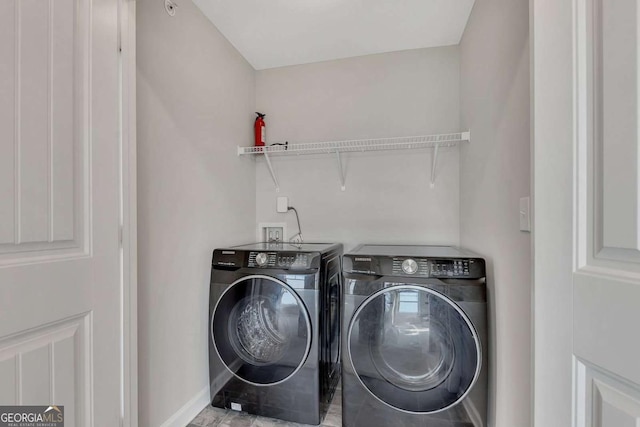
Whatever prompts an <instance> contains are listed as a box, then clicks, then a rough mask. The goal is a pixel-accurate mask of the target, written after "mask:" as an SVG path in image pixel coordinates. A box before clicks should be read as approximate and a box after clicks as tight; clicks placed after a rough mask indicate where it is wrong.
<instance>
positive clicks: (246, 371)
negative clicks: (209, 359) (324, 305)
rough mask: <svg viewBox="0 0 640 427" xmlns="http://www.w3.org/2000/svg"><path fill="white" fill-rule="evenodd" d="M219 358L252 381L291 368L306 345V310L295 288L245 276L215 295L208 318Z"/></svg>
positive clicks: (266, 380)
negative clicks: (214, 303)
mask: <svg viewBox="0 0 640 427" xmlns="http://www.w3.org/2000/svg"><path fill="white" fill-rule="evenodd" d="M211 331H212V332H211V334H212V338H213V342H214V345H215V347H216V350H217V352H218V354H219V355H220V358H221V359H222V361H223V362H224V364H225V365H226V366H227V368H228V369H229V370H230V371H231V372H232V373H233V374H234V375H236V376H237V377H238V378H240V379H242V380H244V381H246V382H249V383H251V384H255V385H270V384H275V383H279V382H282V381H284V380H286V379H287V378H289V377H290V376H291V375H293V374H294V373H296V372H297V371H298V369H300V367H301V366H302V364H303V363H304V362H305V360H306V359H307V356H308V354H309V349H310V348H311V324H310V320H309V314H308V312H307V310H306V309H305V307H304V304H303V303H302V301H301V300H300V298H299V297H298V295H297V294H296V293H295V291H294V290H293V289H292V288H291V287H290V286H288V285H286V284H285V283H284V282H281V281H279V280H276V279H274V278H272V277H267V276H248V277H246V278H243V279H241V280H239V281H237V282H235V283H234V284H232V285H231V286H230V287H229V288H228V289H227V290H226V291H225V292H224V294H223V295H222V296H221V297H220V300H219V301H218V304H217V305H216V307H215V309H214V312H213V315H212V318H211Z"/></svg>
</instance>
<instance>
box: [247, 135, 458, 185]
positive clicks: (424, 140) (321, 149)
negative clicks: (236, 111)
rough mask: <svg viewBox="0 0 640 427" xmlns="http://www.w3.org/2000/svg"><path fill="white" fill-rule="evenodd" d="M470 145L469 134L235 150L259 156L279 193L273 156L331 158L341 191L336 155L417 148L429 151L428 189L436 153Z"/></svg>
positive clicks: (341, 168)
mask: <svg viewBox="0 0 640 427" xmlns="http://www.w3.org/2000/svg"><path fill="white" fill-rule="evenodd" d="M469 141H471V132H470V131H467V132H458V133H447V134H440V135H423V136H406V137H395V138H377V139H354V140H347V141H323V142H306V143H294V144H288V143H287V145H284V144H278V145H267V146H264V147H238V156H241V155H247V154H262V155H264V158H265V160H266V162H267V166H268V168H269V172H270V173H271V178H273V182H274V184H275V186H276V192H279V191H280V184H279V183H278V178H277V176H276V173H275V171H274V169H273V165H272V163H271V160H270V156H271V155H272V154H273V155H285V156H287V155H302V154H335V155H336V159H337V161H338V170H339V172H340V183H341V188H342V190H343V191H344V190H345V188H346V187H345V177H344V170H343V167H342V159H341V158H340V153H347V152H364V151H383V150H413V149H420V148H433V156H432V166H431V187H432V188H433V187H434V185H435V177H436V165H437V160H438V149H439V148H440V147H453V146H456V145H458V144H459V143H460V142H469Z"/></svg>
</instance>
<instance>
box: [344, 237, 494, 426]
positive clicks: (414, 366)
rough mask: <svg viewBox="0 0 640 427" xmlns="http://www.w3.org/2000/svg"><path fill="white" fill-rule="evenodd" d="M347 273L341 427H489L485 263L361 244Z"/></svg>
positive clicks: (347, 262) (348, 260)
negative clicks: (487, 426) (487, 423)
mask: <svg viewBox="0 0 640 427" xmlns="http://www.w3.org/2000/svg"><path fill="white" fill-rule="evenodd" d="M343 267H344V281H345V287H344V303H345V306H344V322H343V334H342V337H343V384H342V390H343V400H342V419H343V426H345V427H376V426H406V427H413V426H415V427H418V426H420V427H424V426H429V427H484V426H486V422H487V421H486V419H487V366H488V364H487V359H488V357H487V356H488V355H487V349H488V345H487V332H488V331H487V296H486V295H487V292H486V279H485V274H486V273H485V262H484V260H483V259H482V258H481V257H480V256H478V255H476V254H474V253H471V252H468V251H464V250H461V249H457V248H452V247H442V246H385V245H362V246H359V247H357V248H355V249H354V250H353V251H350V252H349V253H347V254H345V255H344V259H343Z"/></svg>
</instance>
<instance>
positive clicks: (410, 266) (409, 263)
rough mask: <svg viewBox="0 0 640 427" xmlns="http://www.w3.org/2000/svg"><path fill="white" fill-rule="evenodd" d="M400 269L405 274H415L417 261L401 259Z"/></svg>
mask: <svg viewBox="0 0 640 427" xmlns="http://www.w3.org/2000/svg"><path fill="white" fill-rule="evenodd" d="M402 271H404V272H405V273H407V274H415V272H416V271H418V263H417V262H415V261H414V260H412V259H411V258H408V259H405V260H404V261H402Z"/></svg>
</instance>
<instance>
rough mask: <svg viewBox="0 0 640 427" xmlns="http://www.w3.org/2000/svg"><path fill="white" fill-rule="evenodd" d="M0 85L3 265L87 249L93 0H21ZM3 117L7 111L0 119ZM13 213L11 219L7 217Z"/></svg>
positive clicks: (11, 19)
mask: <svg viewBox="0 0 640 427" xmlns="http://www.w3.org/2000/svg"><path fill="white" fill-rule="evenodd" d="M8 6H9V9H10V10H12V11H13V12H14V13H13V14H11V15H9V14H7V15H4V17H3V18H2V19H3V20H5V21H7V22H5V23H6V24H7V27H8V28H11V29H12V31H10V32H9V31H7V34H5V36H6V37H5V38H4V39H3V40H4V41H5V42H6V43H3V47H0V49H4V50H6V52H3V53H6V55H4V56H3V58H5V59H4V60H3V63H4V64H5V65H4V67H5V68H6V69H5V70H3V71H6V74H4V75H6V76H8V77H7V78H6V79H2V82H0V91H2V92H4V94H6V95H7V96H6V97H3V99H4V101H0V108H1V110H0V111H1V113H2V114H1V115H2V116H3V117H8V118H10V120H9V119H6V121H7V123H6V126H2V127H0V139H1V140H2V141H4V143H3V144H2V145H1V146H0V157H2V158H3V159H5V160H4V162H5V163H6V165H4V166H6V168H3V172H2V178H5V179H3V184H0V196H2V197H3V203H2V206H3V208H0V214H2V215H3V216H2V218H3V221H1V222H2V224H3V225H2V226H0V265H7V264H20V263H24V262H29V261H30V260H31V258H34V257H37V258H41V259H46V258H48V257H51V256H53V257H56V258H59V257H62V256H64V257H68V256H78V255H80V256H83V255H86V251H87V246H86V242H85V241H84V239H83V237H84V231H85V230H84V225H85V224H88V222H89V219H88V218H87V215H88V210H87V208H88V206H86V204H85V200H86V199H87V190H88V189H89V174H88V173H89V171H90V163H89V162H88V160H89V159H88V157H87V156H86V154H87V153H88V152H89V144H90V142H91V139H90V138H88V135H87V134H86V132H85V130H86V129H88V128H89V117H90V115H89V110H88V108H89V104H88V103H87V102H86V99H85V97H86V96H87V95H88V93H87V87H86V84H87V83H88V82H89V78H90V76H89V74H88V73H89V64H88V63H87V59H88V58H89V54H90V45H89V33H88V30H89V15H88V13H89V7H90V2H89V0H78V1H77V2H74V1H73V0H49V1H43V0H25V1H21V2H18V1H16V0H13V1H9V2H8ZM0 120H1V119H0ZM5 218H6V220H5Z"/></svg>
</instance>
